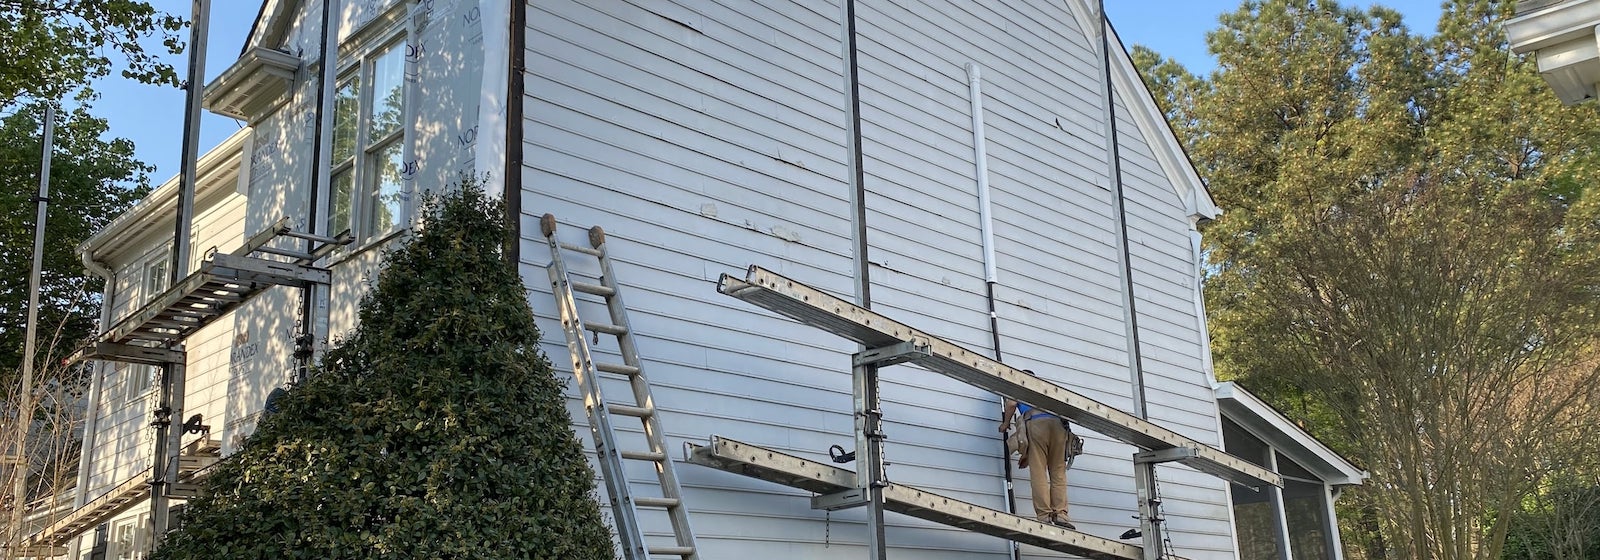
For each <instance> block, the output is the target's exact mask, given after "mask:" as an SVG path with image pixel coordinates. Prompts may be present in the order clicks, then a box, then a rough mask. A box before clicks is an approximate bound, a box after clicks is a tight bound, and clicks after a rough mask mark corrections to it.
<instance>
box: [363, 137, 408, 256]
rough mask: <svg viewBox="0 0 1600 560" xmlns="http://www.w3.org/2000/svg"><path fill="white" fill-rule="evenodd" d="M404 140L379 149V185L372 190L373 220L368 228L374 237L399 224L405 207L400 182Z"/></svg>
mask: <svg viewBox="0 0 1600 560" xmlns="http://www.w3.org/2000/svg"><path fill="white" fill-rule="evenodd" d="M401 144H402V142H395V143H393V144H389V145H388V146H384V147H383V149H381V150H378V152H377V154H376V156H377V161H376V162H375V163H376V165H375V167H376V168H377V169H375V170H374V171H375V173H374V175H375V176H376V177H377V179H378V184H377V186H376V187H375V188H374V189H373V190H372V200H373V205H372V221H371V222H370V224H369V225H371V226H372V227H371V229H370V230H368V231H369V234H370V235H371V236H372V237H377V236H379V235H383V234H385V233H388V232H389V231H390V230H392V229H394V228H395V227H396V226H397V225H399V221H400V217H401V214H400V212H401V210H403V209H404V208H405V202H404V200H403V199H402V196H403V195H404V194H405V193H404V191H403V190H402V188H403V187H402V185H401V184H400V172H401V170H402V169H403V168H404V165H405V162H404V161H403V159H404V155H403V154H402V153H401V149H400V147H401Z"/></svg>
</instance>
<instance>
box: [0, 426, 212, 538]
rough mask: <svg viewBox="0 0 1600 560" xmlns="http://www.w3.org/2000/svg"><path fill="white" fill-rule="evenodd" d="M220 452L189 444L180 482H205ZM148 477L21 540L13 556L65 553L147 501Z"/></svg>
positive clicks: (123, 485) (181, 460)
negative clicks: (96, 529)
mask: <svg viewBox="0 0 1600 560" xmlns="http://www.w3.org/2000/svg"><path fill="white" fill-rule="evenodd" d="M220 451H221V444H220V442H217V441H216V440H206V439H202V440H196V441H194V442H193V443H191V444H190V445H189V446H188V448H186V449H185V450H184V454H183V455H181V456H180V457H179V467H178V476H179V482H180V483H182V484H198V483H199V482H200V481H202V480H204V479H205V477H206V475H208V474H210V472H211V468H212V467H213V466H214V465H216V463H217V462H218V461H220V460H221V458H220ZM151 474H152V471H151V470H150V469H146V470H144V471H141V472H139V473H137V474H134V475H133V476H131V477H129V478H128V479H127V480H124V481H122V483H121V484H118V485H116V486H115V487H113V488H112V489H111V490H109V491H107V492H106V493H104V494H101V495H100V496H99V497H96V498H94V499H92V500H89V501H88V502H86V503H84V504H83V507H80V508H77V509H75V510H72V512H71V513H68V514H67V515H65V516H63V517H62V518H61V519H57V520H56V521H55V522H53V523H51V524H49V525H47V526H45V528H44V529H43V530H41V531H39V532H37V533H34V534H32V535H29V536H28V537H27V538H25V539H23V540H22V543H21V544H20V545H19V546H18V547H17V551H16V553H17V554H20V555H24V556H27V555H32V556H38V557H52V556H59V555H60V553H51V552H52V551H56V550H63V551H64V550H65V549H64V547H65V546H66V545H67V543H68V542H69V541H71V540H72V539H73V538H74V537H77V536H78V535H81V534H83V532H84V531H87V530H89V529H90V528H92V527H94V526H96V525H99V524H101V523H104V522H106V521H107V520H109V519H111V518H113V517H116V516H117V515H120V514H122V512H125V511H128V510H129V509H131V508H133V507H134V506H136V505H138V504H139V503H140V502H142V501H143V500H144V499H145V498H147V497H149V496H150V476H151Z"/></svg>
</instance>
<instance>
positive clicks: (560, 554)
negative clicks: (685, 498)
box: [155, 187, 612, 560]
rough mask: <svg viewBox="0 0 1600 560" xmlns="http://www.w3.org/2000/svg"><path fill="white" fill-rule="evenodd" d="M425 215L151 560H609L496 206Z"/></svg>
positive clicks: (472, 194) (432, 206) (474, 195)
mask: <svg viewBox="0 0 1600 560" xmlns="http://www.w3.org/2000/svg"><path fill="white" fill-rule="evenodd" d="M425 214H426V218H425V220H424V223H425V224H426V225H425V227H423V228H422V229H421V231H420V232H418V233H417V234H416V236H415V237H414V238H413V239H412V240H411V241H410V242H409V243H408V244H407V245H405V246H404V247H403V248H401V249H399V250H396V251H394V252H392V253H390V254H389V255H387V267H386V268H385V269H384V271H383V272H382V274H381V275H380V276H379V278H378V285H377V287H376V289H375V290H374V291H373V292H372V293H370V294H369V295H368V296H367V297H366V298H365V299H364V300H363V301H362V303H361V311H360V317H361V322H360V326H359V327H357V329H356V330H355V331H354V332H353V333H352V334H351V335H350V336H349V338H348V339H347V340H346V341H345V342H344V343H343V344H342V345H340V346H339V347H338V348H335V349H333V350H330V351H329V352H328V353H327V354H326V356H325V357H324V361H323V364H322V366H321V368H320V370H319V371H318V372H317V374H316V375H314V376H312V377H311V379H310V380H308V381H306V382H305V383H303V384H301V385H299V386H297V387H295V388H293V389H292V390H290V391H289V392H288V394H287V395H286V396H285V397H284V398H283V399H281V401H280V404H279V405H278V408H279V411H278V412H277V413H274V414H270V415H268V416H267V417H266V418H264V419H263V420H262V422H261V425H260V427H259V428H258V429H257V431H256V433H255V434H254V435H253V436H252V437H251V438H250V440H249V442H248V443H247V444H246V445H245V447H244V449H243V450H241V451H240V452H238V453H237V454H236V455H234V456H232V457H230V458H229V459H227V460H225V461H224V462H223V463H222V464H221V465H219V468H218V470H217V471H216V473H215V474H213V475H212V476H211V477H210V478H209V479H208V480H207V481H206V483H205V486H206V490H207V492H206V494H205V496H204V497H202V498H200V499H197V500H195V502H194V503H193V505H192V506H191V507H190V508H189V511H188V512H187V514H186V515H185V517H186V518H187V520H186V522H185V524H184V527H183V528H182V529H181V530H179V531H177V532H174V533H173V534H172V535H171V536H170V537H169V538H168V539H167V540H166V542H165V543H164V544H163V546H162V547H161V548H160V550H158V551H157V553H156V555H155V558H157V559H178V558H197V559H198V558H204V559H214V558H271V559H273V560H281V559H289V558H315V559H334V558H473V559H477V558H560V559H588V558H593V559H606V560H609V559H610V558H612V545H611V540H610V535H609V531H608V529H607V527H606V525H604V524H603V522H602V521H601V517H600V511H599V506H598V505H597V504H596V502H595V500H594V498H593V496H592V489H593V486H592V485H591V481H592V476H593V475H592V471H591V470H590V469H589V466H588V465H587V464H586V463H585V462H584V458H583V454H582V450H581V448H580V444H579V443H578V441H577V439H576V437H575V436H574V435H573V432H572V428H571V419H570V418H569V416H568V415H567V412H566V409H565V408H564V407H563V404H562V395H561V382H559V381H557V379H556V378H555V376H554V375H553V374H552V372H551V369H550V364H549V362H548V361H547V360H546V358H545V356H544V355H543V354H542V353H540V352H539V350H538V346H537V345H538V342H539V331H538V329H537V328H536V327H535V326H534V318H533V313H532V311H531V310H530V309H529V307H528V303H527V300H526V296H525V293H524V291H523V288H522V282H521V279H520V278H519V276H518V274H517V271H516V269H515V267H514V266H513V265H512V264H510V263H508V262H506V261H505V260H504V258H503V254H502V251H501V245H502V243H503V242H504V241H506V240H507V239H508V235H509V232H508V229H507V227H506V225H505V224H506V220H505V217H504V213H503V211H502V210H501V208H500V205H499V204H498V203H496V202H494V201H492V200H489V199H487V198H486V197H485V196H484V194H483V192H482V191H481V189H478V188H476V187H465V188H463V190H462V192H460V193H455V194H450V195H446V196H444V197H442V198H441V199H437V200H433V201H431V202H430V203H429V204H428V205H427V209H426V212H425Z"/></svg>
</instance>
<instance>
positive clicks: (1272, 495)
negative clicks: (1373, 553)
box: [1219, 415, 1344, 560]
mask: <svg viewBox="0 0 1600 560" xmlns="http://www.w3.org/2000/svg"><path fill="white" fill-rule="evenodd" d="M1219 425H1220V427H1221V428H1222V436H1223V443H1224V450H1225V451H1227V452H1228V453H1230V454H1233V455H1234V456H1235V457H1239V458H1241V459H1244V460H1247V461H1250V462H1252V463H1255V464H1258V465H1261V466H1263V467H1265V468H1266V469H1267V470H1270V471H1272V472H1274V473H1277V474H1278V475H1279V476H1281V477H1283V478H1284V480H1285V481H1294V482H1299V483H1305V484H1314V485H1317V486H1319V487H1320V488H1321V493H1320V495H1319V496H1318V498H1317V500H1318V502H1319V503H1320V505H1321V507H1322V509H1323V512H1321V515H1320V516H1319V517H1320V518H1321V522H1322V524H1323V528H1322V529H1323V537H1322V543H1321V544H1322V550H1321V551H1320V552H1321V553H1322V554H1323V556H1324V557H1325V558H1327V559H1329V560H1343V559H1344V550H1343V536H1342V535H1340V534H1339V521H1338V518H1337V516H1336V513H1335V511H1334V508H1333V502H1334V498H1333V487H1332V485H1330V484H1328V482H1327V481H1325V480H1317V479H1308V478H1306V477H1305V476H1303V474H1301V473H1291V474H1284V472H1283V471H1285V470H1288V469H1284V468H1282V467H1281V466H1280V462H1281V461H1283V460H1287V461H1289V462H1290V463H1293V466H1294V467H1295V468H1296V470H1299V471H1305V473H1307V474H1313V476H1315V475H1314V473H1311V470H1310V469H1307V468H1305V466H1304V465H1301V464H1299V463H1297V462H1295V460H1294V458H1293V457H1291V456H1290V455H1289V454H1287V453H1284V450H1283V449H1282V448H1279V447H1277V446H1275V445H1273V444H1272V442H1270V441H1268V440H1267V438H1264V437H1261V436H1260V435H1258V434H1257V433H1256V432H1255V431H1254V430H1251V429H1250V428H1248V427H1246V426H1245V425H1244V424H1242V423H1239V422H1236V421H1234V420H1233V419H1232V418H1229V417H1227V416H1226V415H1223V417H1222V418H1221V422H1220V423H1219ZM1230 432H1231V433H1232V434H1234V437H1233V438H1231V439H1234V440H1235V441H1238V440H1239V439H1240V437H1239V436H1243V438H1248V440H1251V441H1240V443H1249V444H1251V447H1252V448H1254V447H1255V446H1254V444H1260V447H1259V448H1258V449H1252V450H1253V451H1255V452H1257V453H1259V455H1260V456H1258V457H1250V456H1247V455H1248V454H1241V453H1240V451H1242V450H1239V449H1227V447H1230V446H1228V445H1227V443H1228V440H1229V439H1230V437H1229V434H1230ZM1239 491H1240V490H1239V489H1237V488H1232V487H1231V486H1230V487H1229V489H1228V494H1229V500H1228V508H1229V517H1230V518H1236V517H1237V509H1236V508H1238V507H1239V504H1238V503H1237V502H1236V501H1235V500H1234V498H1233V493H1235V492H1239ZM1260 491H1261V492H1266V493H1267V500H1266V501H1267V503H1268V504H1269V507H1270V508H1271V509H1272V517H1273V525H1274V526H1273V529H1275V533H1276V534H1275V535H1274V541H1275V543H1276V544H1277V555H1276V556H1277V558H1278V559H1279V560H1295V559H1297V558H1301V556H1299V555H1297V554H1296V550H1295V547H1294V546H1293V541H1294V535H1293V534H1291V533H1290V531H1289V518H1288V517H1289V516H1288V510H1287V509H1286V508H1285V506H1284V501H1285V496H1284V492H1283V489H1282V488H1279V487H1276V486H1267V487H1263V488H1262V489H1261V490H1260ZM1233 523H1234V524H1235V526H1234V528H1233V529H1234V537H1235V538H1238V526H1237V523H1238V521H1237V520H1236V519H1234V520H1233Z"/></svg>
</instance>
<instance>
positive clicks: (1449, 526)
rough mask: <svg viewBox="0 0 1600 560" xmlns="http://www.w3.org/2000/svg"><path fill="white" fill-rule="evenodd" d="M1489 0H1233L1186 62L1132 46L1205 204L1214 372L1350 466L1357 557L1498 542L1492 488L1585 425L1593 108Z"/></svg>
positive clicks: (1599, 150)
mask: <svg viewBox="0 0 1600 560" xmlns="http://www.w3.org/2000/svg"><path fill="white" fill-rule="evenodd" d="M1511 9H1512V3H1492V2H1489V1H1487V0H1470V1H1469V0H1457V1H1455V2H1451V3H1449V4H1447V5H1446V6H1445V13H1444V15H1443V16H1442V17H1441V20H1440V25H1439V32H1438V34H1436V35H1435V36H1433V37H1431V38H1423V37H1418V36H1416V35H1413V34H1411V33H1410V32H1409V30H1407V29H1406V28H1405V26H1404V25H1402V24H1401V18H1400V15H1399V14H1398V13H1396V12H1394V11H1392V10H1389V9H1386V8H1381V7H1373V8H1370V9H1364V10H1362V9H1348V8H1344V7H1341V6H1339V5H1338V4H1337V3H1335V2H1331V1H1312V0H1269V1H1247V2H1245V3H1243V4H1242V5H1241V7H1240V9H1239V10H1238V11H1236V12H1234V13H1231V14H1226V15H1224V16H1223V17H1222V18H1221V24H1222V25H1221V27H1220V28H1219V29H1218V30H1216V31H1214V32H1212V33H1210V34H1209V35H1208V37H1207V41H1208V44H1209V47H1210V50H1211V52H1212V54H1214V55H1216V56H1217V60H1218V68H1217V70H1216V71H1215V72H1214V73H1213V74H1211V75H1210V76H1208V77H1205V78H1200V77H1196V76H1193V75H1192V74H1190V73H1189V72H1187V71H1186V70H1184V69H1183V68H1182V67H1181V66H1179V65H1177V64H1176V63H1173V62H1171V61H1167V60H1164V59H1162V58H1161V57H1160V56H1159V55H1157V54H1155V53H1153V52H1150V51H1148V50H1141V51H1139V52H1138V53H1137V56H1136V60H1137V61H1138V62H1139V63H1140V64H1141V66H1142V68H1143V69H1144V70H1145V71H1146V72H1147V73H1150V74H1151V75H1152V77H1151V79H1150V80H1149V81H1150V83H1151V86H1152V89H1154V90H1156V97H1157V100H1158V102H1160V103H1161V104H1162V106H1163V109H1164V110H1165V111H1166V112H1167V113H1168V116H1169V118H1172V119H1173V120H1174V122H1175V123H1176V124H1175V128H1176V129H1177V130H1178V132H1179V133H1180V134H1181V135H1183V136H1184V138H1183V140H1184V141H1185V143H1186V145H1187V147H1188V148H1189V151H1190V154H1191V155H1192V156H1193V158H1194V161H1195V163H1196V165H1197V167H1198V168H1199V170H1200V172H1201V174H1202V176H1204V177H1205V178H1206V180H1207V181H1208V183H1209V185H1210V187H1211V189H1212V192H1213V193H1214V195H1215V196H1216V197H1217V198H1218V200H1219V202H1220V203H1221V205H1222V206H1223V207H1224V208H1225V209H1226V213H1225V214H1223V216H1221V217H1220V218H1219V219H1218V220H1217V221H1215V222H1214V223H1212V224H1210V225H1209V226H1208V227H1207V228H1206V229H1205V231H1204V233H1205V239H1206V242H1207V246H1206V250H1207V256H1208V259H1209V262H1210V265H1211V267H1210V275H1209V277H1208V279H1207V293H1206V298H1207V308H1208V310H1209V311H1210V317H1209V321H1210V327H1211V332H1212V335H1213V342H1214V344H1215V346H1214V351H1215V353H1216V356H1217V360H1216V363H1217V367H1218V373H1219V375H1222V376H1226V377H1234V378H1240V379H1242V380H1243V381H1244V382H1245V383H1246V384H1248V385H1250V386H1251V387H1252V388H1253V389H1255V390H1257V391H1258V392H1260V393H1262V394H1263V396H1265V397H1266V398H1268V399H1269V400H1271V401H1273V402H1275V403H1276V404H1278V405H1279V406H1280V407H1281V408H1283V409H1284V410H1286V411H1289V412H1290V413H1291V414H1292V415H1295V416H1298V417H1299V419H1301V420H1303V421H1306V422H1307V423H1308V425H1309V426H1310V427H1311V428H1312V431H1313V432H1315V433H1317V434H1318V435H1320V436H1323V437H1324V438H1325V439H1327V440H1330V441H1331V442H1332V443H1333V444H1334V445H1335V446H1336V447H1338V448H1340V449H1341V450H1343V451H1345V452H1346V453H1348V454H1350V455H1351V456H1352V457H1354V458H1355V459H1357V461H1358V462H1360V463H1362V464H1363V465H1365V466H1366V467H1367V468H1368V469H1369V470H1370V471H1371V473H1372V479H1371V481H1370V482H1369V484H1368V485H1367V488H1366V489H1364V490H1362V491H1359V492H1356V493H1354V494H1353V496H1352V500H1351V502H1352V503H1350V504H1349V505H1350V506H1352V507H1350V508H1347V509H1348V510H1351V511H1356V512H1361V513H1363V514H1370V517H1368V518H1367V519H1368V520H1370V521H1372V522H1373V523H1372V524H1371V525H1370V528H1371V529H1372V530H1371V531H1356V533H1357V534H1355V535H1351V536H1354V537H1356V538H1355V539H1349V540H1357V541H1360V542H1361V544H1362V545H1364V547H1365V548H1364V552H1366V555H1367V556H1368V557H1372V558H1386V557H1400V558H1416V559H1434V558H1438V559H1452V560H1455V559H1469V558H1478V559H1490V558H1499V557H1500V547H1501V543H1503V542H1504V541H1505V538H1506V534H1507V531H1508V528H1509V526H1508V520H1509V519H1510V517H1511V516H1509V515H1505V514H1507V513H1509V512H1511V511H1514V510H1517V509H1518V508H1520V507H1521V504H1522V501H1523V499H1524V497H1526V496H1528V495H1529V494H1530V493H1532V492H1533V491H1534V490H1535V488H1536V487H1537V485H1538V483H1539V481H1540V480H1542V479H1543V478H1544V477H1545V475H1546V474H1548V473H1550V472H1551V471H1552V469H1557V468H1559V466H1560V465H1562V464H1564V457H1565V456H1567V455H1568V454H1570V453H1572V452H1573V450H1577V449H1584V448H1585V446H1583V445H1581V443H1582V442H1583V441H1584V438H1591V441H1592V438H1593V435H1592V434H1593V433H1594V432H1595V431H1596V430H1595V429H1594V428H1596V427H1597V421H1596V419H1595V417H1594V416H1592V415H1589V413H1590V412H1591V411H1592V410H1593V408H1592V403H1593V402H1594V400H1595V399H1596V395H1595V391H1596V387H1597V386H1600V369H1597V368H1596V367H1595V365H1594V362H1593V361H1591V360H1589V359H1588V358H1589V357H1590V356H1592V355H1593V349H1594V348H1596V347H1597V346H1595V342H1596V339H1597V336H1600V331H1596V330H1595V329H1593V327H1592V325H1593V324H1594V321H1595V319H1596V318H1600V220H1597V217H1600V198H1597V196H1595V194H1594V193H1585V192H1584V190H1583V186H1585V185H1588V184H1593V183H1594V180H1595V179H1596V177H1597V171H1600V167H1597V163H1600V142H1597V140H1600V114H1597V112H1596V111H1595V109H1594V107H1593V106H1588V107H1578V108H1564V107H1561V106H1560V105H1559V103H1557V102H1556V100H1555V98H1554V96H1553V95H1551V94H1550V93H1549V92H1548V91H1547V89H1546V88H1545V86H1544V84H1543V82H1542V80H1541V79H1540V78H1539V76H1538V74H1537V72H1536V70H1535V68H1534V67H1533V64H1532V63H1531V62H1529V61H1526V60H1523V59H1521V58H1520V57H1516V56H1514V55H1512V54H1510V52H1509V49H1508V48H1507V45H1506V40H1505V37H1504V34H1503V31H1501V29H1500V22H1502V21H1503V20H1504V19H1505V18H1506V17H1508V16H1509V11H1510V10H1511ZM1586 194H1587V196H1586ZM1587 448H1591V449H1592V446H1590V447H1587ZM1363 525H1365V524H1363Z"/></svg>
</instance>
